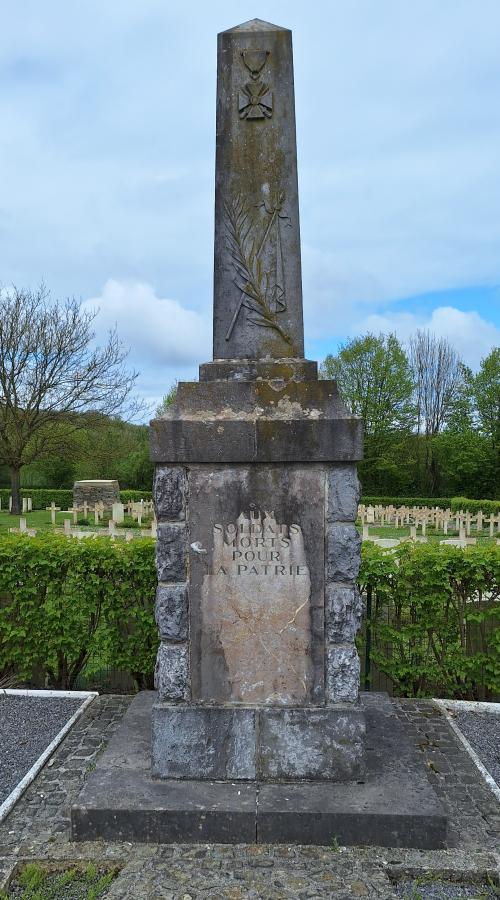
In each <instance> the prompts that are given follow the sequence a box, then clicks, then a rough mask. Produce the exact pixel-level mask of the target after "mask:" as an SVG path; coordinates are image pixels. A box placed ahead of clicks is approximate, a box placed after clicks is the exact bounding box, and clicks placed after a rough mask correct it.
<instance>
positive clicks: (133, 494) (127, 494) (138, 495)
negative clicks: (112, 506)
mask: <svg viewBox="0 0 500 900" xmlns="http://www.w3.org/2000/svg"><path fill="white" fill-rule="evenodd" d="M152 496H153V494H152V492H151V491H132V490H124V491H120V500H121V501H122V503H130V501H132V500H151V497H152Z"/></svg>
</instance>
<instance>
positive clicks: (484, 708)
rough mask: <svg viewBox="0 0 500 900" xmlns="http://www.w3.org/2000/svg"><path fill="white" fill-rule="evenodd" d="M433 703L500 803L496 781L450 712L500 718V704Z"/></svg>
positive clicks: (463, 701) (438, 701)
mask: <svg viewBox="0 0 500 900" xmlns="http://www.w3.org/2000/svg"><path fill="white" fill-rule="evenodd" d="M432 702H433V703H435V704H436V706H438V707H439V709H440V710H441V711H442V713H443V715H444V716H445V717H446V720H447V722H448V724H449V726H450V728H452V729H453V731H454V733H455V734H456V736H457V738H458V740H459V741H460V743H461V744H462V746H463V748H464V749H465V750H466V751H467V753H468V754H469V756H470V757H471V759H472V761H473V763H474V764H475V766H476V767H477V768H478V769H479V771H480V773H481V775H482V777H483V779H484V781H486V784H487V785H488V787H489V788H490V790H491V791H493V793H494V795H495V797H496V798H497V800H499V801H500V787H499V786H498V784H497V783H496V781H495V779H494V778H492V776H491V775H490V773H489V772H488V770H487V769H486V768H485V766H484V765H483V763H482V762H481V759H480V758H479V756H478V755H477V753H476V751H475V750H474V749H473V747H471V745H470V744H469V741H468V740H467V738H466V737H465V735H463V734H462V732H461V730H460V728H459V726H458V725H457V723H456V722H455V721H454V719H453V718H452V716H450V712H449V711H450V710H453V709H456V710H457V711H459V710H460V711H462V712H465V711H466V710H468V711H469V712H487V713H489V715H493V716H495V715H496V716H499V715H500V703H482V702H480V701H478V700H437V699H433V701H432Z"/></svg>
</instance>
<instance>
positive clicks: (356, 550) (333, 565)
mask: <svg viewBox="0 0 500 900" xmlns="http://www.w3.org/2000/svg"><path fill="white" fill-rule="evenodd" d="M360 553H361V538H360V536H359V534H358V532H357V531H356V528H355V526H354V525H329V526H328V527H327V530H326V577H327V580H328V581H355V580H356V578H357V577H358V572H359V565H360V561H361V556H360Z"/></svg>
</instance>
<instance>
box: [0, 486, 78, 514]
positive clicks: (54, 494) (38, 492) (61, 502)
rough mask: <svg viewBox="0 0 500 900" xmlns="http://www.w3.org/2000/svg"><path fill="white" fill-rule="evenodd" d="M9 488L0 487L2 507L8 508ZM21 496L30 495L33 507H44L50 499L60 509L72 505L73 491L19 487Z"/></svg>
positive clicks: (48, 504) (49, 502)
mask: <svg viewBox="0 0 500 900" xmlns="http://www.w3.org/2000/svg"><path fill="white" fill-rule="evenodd" d="M9 497H10V488H0V499H1V501H2V509H8V508H9ZM21 497H31V499H32V500H33V509H45V507H46V506H50V504H51V503H52V501H54V503H55V504H56V506H59V507H60V508H61V509H68V508H69V507H70V506H73V491H68V490H62V489H61V488H21Z"/></svg>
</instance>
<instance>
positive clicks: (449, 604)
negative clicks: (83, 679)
mask: <svg viewBox="0 0 500 900" xmlns="http://www.w3.org/2000/svg"><path fill="white" fill-rule="evenodd" d="M359 584H360V588H361V590H363V591H364V592H367V591H370V592H371V596H372V609H373V613H372V658H373V660H374V662H375V664H376V665H377V667H378V669H379V670H380V671H381V672H384V673H385V674H386V675H387V676H388V677H389V678H390V679H391V680H392V682H393V684H394V688H395V692H396V693H400V694H403V695H405V696H429V695H431V696H432V695H433V696H445V697H468V698H475V697H486V698H491V696H493V695H498V694H500V547H498V546H497V545H496V544H494V543H490V544H486V545H476V546H469V547H467V548H466V549H464V550H462V549H461V548H459V547H453V546H450V545H440V544H413V543H411V542H408V543H403V544H400V545H399V546H398V547H397V548H396V549H395V550H393V551H387V550H384V549H382V548H380V547H378V546H376V545H374V544H372V543H371V542H364V543H363V547H362V565H361V570H360V575H359ZM155 590H156V572H155V565H154V541H153V540H152V539H150V538H142V539H141V538H137V539H135V540H134V541H130V542H128V543H126V542H122V541H114V542H113V541H110V540H109V538H107V537H94V538H87V539H85V540H84V541H78V540H74V539H71V540H70V539H68V538H67V537H65V536H64V535H60V534H55V535H54V534H50V533H48V534H40V535H37V536H36V537H34V538H29V537H27V536H26V535H21V534H1V535H0V676H1V675H2V674H8V673H15V674H16V675H17V676H18V677H19V678H20V679H23V680H27V681H29V680H30V678H31V675H32V671H33V669H34V668H36V669H37V670H41V671H42V672H43V673H45V675H46V678H47V682H48V684H49V685H50V686H52V687H59V688H68V687H72V686H73V685H74V684H75V681H76V679H77V677H78V675H79V674H80V673H81V672H82V670H83V669H84V668H85V667H86V666H87V667H89V666H90V668H91V669H92V667H94V671H95V670H96V666H97V665H98V666H100V667H102V668H113V669H121V670H124V671H128V672H130V673H131V674H132V675H133V677H134V678H135V680H136V683H137V685H138V687H140V688H143V687H151V686H152V677H153V669H154V662H155V656H156V649H157V646H158V635H157V628H156V624H155V621H154V598H155ZM96 661H97V662H96ZM88 670H89V669H88V668H87V671H88Z"/></svg>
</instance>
